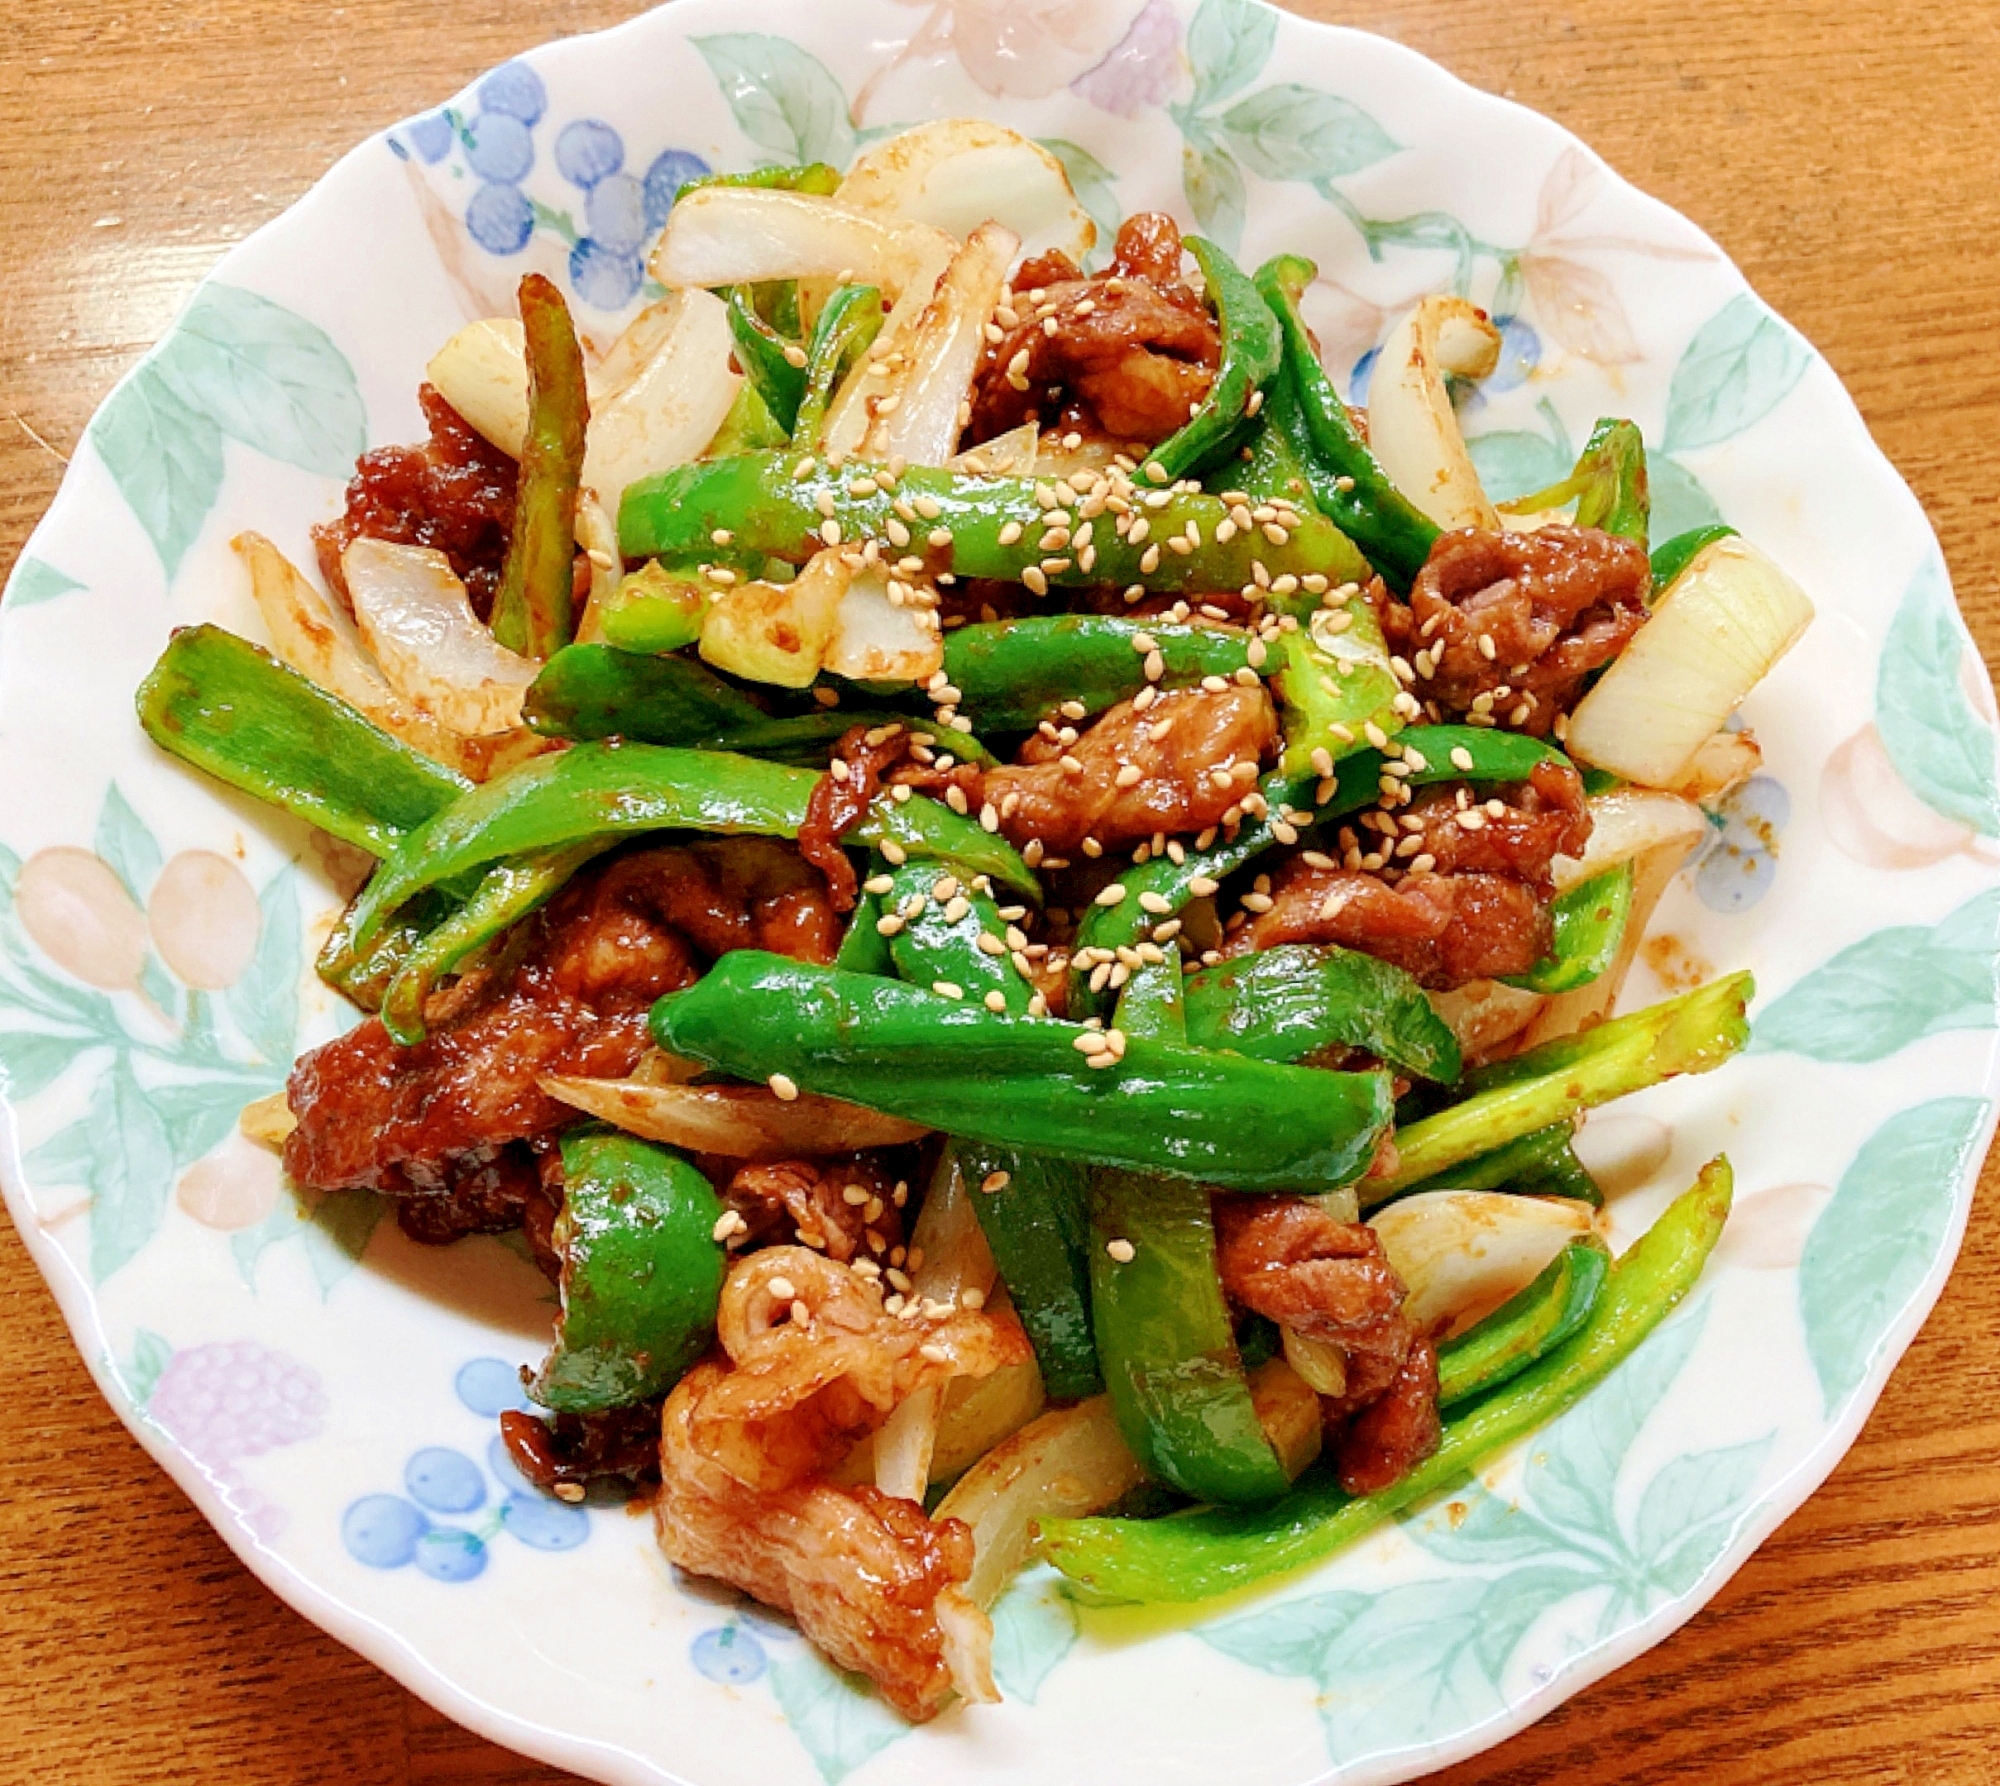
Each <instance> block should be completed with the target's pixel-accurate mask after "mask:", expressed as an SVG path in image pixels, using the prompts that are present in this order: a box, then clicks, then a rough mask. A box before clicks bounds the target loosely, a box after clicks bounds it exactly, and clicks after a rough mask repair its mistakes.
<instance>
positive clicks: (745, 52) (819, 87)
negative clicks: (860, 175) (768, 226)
mask: <svg viewBox="0 0 2000 1786" xmlns="http://www.w3.org/2000/svg"><path fill="white" fill-rule="evenodd" d="M690 41H691V42H692V43H693V44H694V47H695V48H696V49H697V50H699V51H700V52H701V57H702V60H703V61H704V62H706V63H707V64H708V69H709V73H711V74H712V75H714V76H715V84H716V85H717V86H718V87H720V88H721V89H722V97H723V98H724V99H726V100H727V101H728V102H729V109H730V111H732V112H733V113H734V114H735V115H736V127H737V129H739V130H740V131H742V132H743V134H744V135H745V136H747V137H748V138H749V139H750V140H751V141H752V142H753V143H755V144H756V145H757V147H758V148H760V149H762V150H763V151H764V152H765V154H766V155H768V156H769V157H770V158H771V159H772V161H773V162H775V163H777V164H779V165H783V166H794V165H797V164H799V163H802V162H808V161H826V162H831V163H832V164H833V165H834V166H835V167H845V166H846V165H847V164H848V162H849V161H851V160H852V159H853V157H854V147H855V133H854V126H853V125H852V124H851V123H850V122H849V121H848V116H847V95H846V93H844V92H843V91H842V90H841V85H840V83H839V82H838V81H837V80H835V79H834V78H833V76H832V75H831V74H829V73H828V72H827V70H826V66H825V64H824V63H822V62H821V61H820V60H819V59H818V58H817V57H816V56H813V55H810V54H808V53H807V52H806V51H805V50H802V49H800V48H799V46H798V45H797V44H795V43H791V42H788V41H787V40H786V39H784V38H782V37H767V36H765V35H764V34H763V33H761V32H755V31H741V32H731V33H728V34H726V35H723V36H719V37H696V38H693V39H691V40H690Z"/></svg>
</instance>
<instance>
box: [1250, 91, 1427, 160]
mask: <svg viewBox="0 0 2000 1786" xmlns="http://www.w3.org/2000/svg"><path fill="white" fill-rule="evenodd" d="M1221 124H1222V128H1223V130H1224V131H1225V132H1226V133H1227V135H1228V138H1229V146H1230V147H1231V148H1232V149H1234V150H1235V151H1236V154H1237V157H1238V159H1239V160H1241V161H1242V163H1243V165H1244V166H1245V167H1247V168H1249V170H1250V171H1251V172H1252V173H1254V174H1262V175H1263V176H1264V178H1265V179H1267V180H1338V179H1341V178H1343V177H1344V176H1346V175H1348V174H1358V173H1359V172H1360V171H1361V170H1362V169H1363V168H1365V167H1373V166H1374V165H1375V163H1376V162H1378V161H1382V160H1384V159H1386V158H1387V157H1389V156H1391V155H1394V154H1395V153H1396V152H1397V151H1398V150H1399V149H1400V148H1401V147H1402V144H1400V143H1398V142H1397V141H1396V140H1395V138H1394V137H1392V136H1390V135H1389V133H1388V132H1387V131H1386V130H1384V129H1383V128H1382V126H1381V125H1379V124H1377V123H1376V122H1375V120H1374V119H1373V118H1371V117H1370V116H1369V115H1368V114H1367V113H1366V112H1364V111H1363V110H1362V109H1361V108H1360V107H1359V106H1358V105H1355V104H1354V103H1353V102H1352V101H1350V100H1346V99H1341V98H1339V97H1337V96H1336V95H1334V94H1332V93H1322V92H1320V91H1319V90H1318V89H1317V88H1313V87H1301V86H1297V85H1295V84H1294V83H1292V82H1289V81H1287V82H1284V83H1282V84H1280V85H1278V86H1275V87H1266V88H1265V89H1264V90H1263V91H1262V92H1260V93H1253V94H1251V96H1250V97H1249V98H1248V99H1245V100H1242V101H1240V102H1239V103H1238V104H1236V105H1233V106H1231V107H1230V109H1229V110H1228V111H1226V112H1225V113H1223V115H1222V119H1221Z"/></svg>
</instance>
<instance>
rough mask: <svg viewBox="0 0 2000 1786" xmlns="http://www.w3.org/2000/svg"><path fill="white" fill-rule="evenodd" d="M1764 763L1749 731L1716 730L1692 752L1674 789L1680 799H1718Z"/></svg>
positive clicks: (1761, 751) (1738, 786)
mask: <svg viewBox="0 0 2000 1786" xmlns="http://www.w3.org/2000/svg"><path fill="white" fill-rule="evenodd" d="M1763 766H1764V751H1763V747H1762V746H1761V745H1759V744H1758V742H1757V740H1756V738H1755V737H1754V736H1753V735H1752V734H1751V733H1750V732H1748V731H1747V730H1746V731H1738V732H1717V733H1716V734H1715V735H1714V736H1713V737H1711V738H1710V739H1709V740H1708V742H1707V743H1706V744H1704V745H1703V746H1702V747H1701V748H1700V749H1699V750H1698V751H1696V752H1695V753H1694V757H1693V760H1692V761H1690V762H1689V764H1688V766H1687V772H1686V773H1685V774H1684V775H1682V776H1681V778H1680V779H1679V780H1678V781H1677V782H1675V783H1674V785H1673V792H1675V793H1676V794H1678V795H1680V797H1681V798H1682V799H1683V800H1693V801H1695V802H1696V803H1697V804H1700V805H1706V804H1707V803H1708V802H1709V801H1711V800H1719V799H1721V798H1722V796H1723V795H1724V794H1726V793H1728V792H1729V790H1730V789H1731V788H1740V787H1741V786H1742V785H1743V784H1744V783H1745V782H1746V781H1748V780H1749V779H1750V777H1751V776H1753V775H1755V774H1756V773H1757V771H1758V770H1759V769H1761V768H1763Z"/></svg>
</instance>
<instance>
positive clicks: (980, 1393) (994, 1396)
mask: <svg viewBox="0 0 2000 1786" xmlns="http://www.w3.org/2000/svg"><path fill="white" fill-rule="evenodd" d="M1048 1400H1049V1398H1048V1395H1047V1393H1046V1392H1045V1391H1044V1390H1043V1388H1042V1372H1041V1367H1040V1366H1039V1365H1037V1364H1036V1363H1035V1361H1034V1359H1032V1358H1024V1359H1023V1360H1022V1361H1021V1362H1020V1363H1019V1364H1009V1365H1005V1366H1003V1367H1002V1368H1001V1369H999V1370H997V1371H995V1372H993V1373H992V1375H991V1376H985V1377H957V1378H954V1379H953V1381H952V1385H951V1387H950V1388H949V1389H947V1390H946V1391H945V1396H944V1412H943V1414H941V1415H940V1416H939V1417H938V1426H937V1442H936V1443H935V1444H934V1445H933V1446H932V1447H931V1470H930V1479H931V1481H932V1482H933V1483H939V1482H956V1481H957V1480H958V1478H959V1477H961V1476H963V1475H964V1474H965V1472H966V1471H967V1470H969V1469H971V1468H972V1466H973V1465H974V1464H976V1463H977V1462H978V1461H979V1460H980V1459H981V1458H982V1457H984V1456H985V1455H986V1454H987V1452H989V1451H991V1450H992V1449H993V1447H994V1446H995V1445H997V1444H999V1443H1000V1441H1001V1440H1002V1439H1007V1438H1011V1437H1012V1436H1013V1435H1014V1434H1015V1433H1017V1432H1019V1431H1020V1430H1021V1428H1022V1427H1024V1426H1026V1425H1027V1424H1028V1422H1029V1421H1030V1420H1032V1419H1034V1417H1035V1416H1036V1415H1037V1414H1039V1413H1040V1412H1041V1411H1042V1410H1043V1409H1044V1408H1045V1407H1047V1406H1048ZM866 1479H867V1480H870V1481H872V1480H873V1479H874V1478H873V1473H872V1471H871V1473H870V1475H869V1476H868V1477H867V1478H866Z"/></svg>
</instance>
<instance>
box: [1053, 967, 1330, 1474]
mask: <svg viewBox="0 0 2000 1786" xmlns="http://www.w3.org/2000/svg"><path fill="white" fill-rule="evenodd" d="M1118 1025H1119V1028H1121V1029H1122V1030H1123V1031H1124V1032H1125V1034H1126V1035H1127V1036H1131V1037H1135V1038H1141V1037H1143V1038H1146V1039H1148V1040H1153V1041H1161V1042H1185V1040H1186V1037H1187V1026H1186V1021H1185V1011H1184V1009H1183V1005H1182V1000H1181V970H1180V951H1179V950H1178V949H1174V950H1170V951H1169V952H1168V958H1167V960H1166V962H1164V963H1162V964H1157V965H1149V966H1146V967H1142V968H1141V969H1140V970H1139V971H1138V972H1137V973H1135V974H1134V975H1133V976H1132V978H1131V980H1130V981H1129V982H1128V983H1127V985H1126V987H1125V990H1124V992H1123V993H1122V994H1121V995H1120V997H1119V1000H1118ZM1208 1196H1209V1194H1208V1191H1207V1189H1206V1188H1205V1187H1203V1186H1201V1185H1198V1184H1192V1183H1190V1182H1188V1181H1187V1180H1186V1179H1171V1178H1159V1177H1155V1176H1152V1175H1148V1174H1142V1173H1135V1172H1099V1173H1096V1174H1094V1175H1093V1178H1092V1183H1091V1191H1090V1254H1089V1257H1090V1311H1091V1326H1092V1331H1093V1332H1094V1333H1095V1335H1096V1338H1097V1358H1098V1363H1099V1365H1100V1366H1101V1368H1102V1370H1103V1373H1104V1386H1105V1389H1106V1390H1107V1391H1108V1392H1109V1394H1110V1397H1111V1411H1112V1413H1113V1415H1114V1416H1115V1417H1116V1419H1117V1421H1118V1430H1119V1431H1120V1432H1121V1433H1123V1434H1124V1435H1125V1442H1126V1444H1127V1445H1129V1446H1131V1448H1132V1454H1133V1456H1135V1457H1136V1458H1138V1460H1139V1461H1140V1462H1141V1463H1142V1464H1144V1465H1145V1466H1146V1473H1147V1474H1148V1475H1149V1476H1151V1477H1152V1478H1153V1479H1154V1480H1155V1481H1158V1482H1166V1483H1169V1484H1171V1485H1172V1486H1173V1487H1175V1488H1178V1489H1179V1490H1180V1491H1181V1492H1182V1493H1183V1494H1190V1495H1193V1496H1195V1497H1196V1498H1197V1499H1198V1500H1204V1501H1224V1502H1242V1501H1269V1500H1273V1499H1275V1498H1276V1497H1277V1496H1279V1495H1281V1494H1283V1493H1284V1492H1285V1490H1286V1489H1287V1488H1289V1487H1290V1486H1291V1483H1290V1480H1289V1479H1288V1478H1287V1477H1286V1475H1285V1472H1284V1470H1283V1469H1282V1468H1281V1467H1280V1466H1279V1463H1278V1459H1277V1456H1276V1454H1275V1453H1274V1452H1273V1451H1272V1449H1271V1444H1270V1441H1269V1440H1268V1439H1266V1438H1265V1436H1264V1429H1263V1427H1262V1426H1261V1425H1260V1424H1259V1422H1258V1419H1257V1409H1256V1405H1255V1404H1254V1403H1253V1402H1252V1400H1251V1398H1250V1385H1249V1383H1248V1381H1247V1380H1246V1379H1245V1377H1244V1375H1243V1361H1242V1358H1241V1357H1240V1356H1239V1355H1238V1353H1237V1350H1236V1329H1235V1322H1234V1320H1233V1319H1232V1317H1231V1315H1230V1312H1229V1303H1228V1300H1227V1298H1226V1297H1225V1296H1224V1295H1223V1292H1222V1280H1221V1277H1220V1275H1219V1272H1218V1268H1217V1265H1216V1257H1215V1217H1214V1213H1213V1212H1212V1210H1211V1209H1210V1207H1209V1200H1208ZM1121 1241H1122V1242H1123V1243H1124V1245H1122V1246H1120V1245H1119V1243H1120V1242H1121ZM1113 1246H1118V1250H1119V1252H1121V1253H1123V1252H1125V1251H1126V1250H1127V1248H1129V1249H1130V1257H1129V1258H1125V1259H1122V1260H1121V1259H1118V1258H1114V1257H1113V1256H1112V1253H1111V1250H1110V1249H1111V1248H1112V1247H1113Z"/></svg>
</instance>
